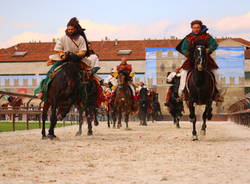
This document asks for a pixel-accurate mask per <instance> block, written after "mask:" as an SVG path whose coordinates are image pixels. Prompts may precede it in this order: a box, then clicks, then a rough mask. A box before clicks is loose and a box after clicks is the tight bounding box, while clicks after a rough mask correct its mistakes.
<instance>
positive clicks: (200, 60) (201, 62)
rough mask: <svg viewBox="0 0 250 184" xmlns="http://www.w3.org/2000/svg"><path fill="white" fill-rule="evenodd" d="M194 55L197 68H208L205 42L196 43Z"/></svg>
mask: <svg viewBox="0 0 250 184" xmlns="http://www.w3.org/2000/svg"><path fill="white" fill-rule="evenodd" d="M193 57H194V63H195V69H196V70H198V71H203V70H206V69H207V54H206V45H205V44H204V43H202V42H197V43H196V44H195V47H194V54H193Z"/></svg>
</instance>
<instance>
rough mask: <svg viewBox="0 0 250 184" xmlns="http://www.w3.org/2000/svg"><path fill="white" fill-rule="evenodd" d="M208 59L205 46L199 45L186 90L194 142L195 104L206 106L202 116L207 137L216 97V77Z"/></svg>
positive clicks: (195, 49)
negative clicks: (208, 121) (209, 66)
mask: <svg viewBox="0 0 250 184" xmlns="http://www.w3.org/2000/svg"><path fill="white" fill-rule="evenodd" d="M207 57H208V56H207V52H206V46H205V44H203V43H197V44H196V45H195V47H194V52H193V61H194V68H193V69H192V70H191V71H190V72H189V73H188V76H187V81H186V89H185V98H186V100H187V104H188V108H189V112H190V115H189V118H190V121H191V122H192V123H193V131H192V135H193V141H196V140H198V136H197V132H196V115H195V107H194V103H196V104H197V105H205V106H206V108H205V111H204V113H203V115H202V119H203V124H202V127H201V134H202V135H206V127H207V125H206V120H211V118H212V110H213V109H212V103H213V98H214V96H215V88H216V86H215V84H216V81H215V77H214V75H213V74H212V72H211V71H210V70H209V69H208V62H207V61H208V60H207Z"/></svg>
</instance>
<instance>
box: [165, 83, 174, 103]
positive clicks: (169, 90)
mask: <svg viewBox="0 0 250 184" xmlns="http://www.w3.org/2000/svg"><path fill="white" fill-rule="evenodd" d="M172 93H173V89H172V87H170V88H169V89H168V92H167V96H166V103H165V104H164V105H165V106H169V104H170V99H171V96H172Z"/></svg>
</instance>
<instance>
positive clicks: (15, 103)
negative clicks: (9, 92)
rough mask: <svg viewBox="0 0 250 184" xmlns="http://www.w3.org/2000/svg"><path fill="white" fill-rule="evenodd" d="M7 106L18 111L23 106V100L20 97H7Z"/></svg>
mask: <svg viewBox="0 0 250 184" xmlns="http://www.w3.org/2000/svg"><path fill="white" fill-rule="evenodd" d="M7 100H8V105H9V106H11V107H13V109H19V108H20V107H21V106H22V105H23V99H22V98H20V97H14V96H9V97H8V99H7Z"/></svg>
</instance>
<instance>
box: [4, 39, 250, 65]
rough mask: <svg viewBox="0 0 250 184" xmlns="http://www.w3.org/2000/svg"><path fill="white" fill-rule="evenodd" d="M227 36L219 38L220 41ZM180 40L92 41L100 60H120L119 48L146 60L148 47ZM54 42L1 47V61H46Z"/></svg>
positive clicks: (174, 43)
mask: <svg viewBox="0 0 250 184" xmlns="http://www.w3.org/2000/svg"><path fill="white" fill-rule="evenodd" d="M226 39H227V38H220V39H217V41H218V42H221V41H224V40H226ZM230 39H233V40H234V41H237V42H240V43H242V44H243V45H245V46H248V47H250V42H249V41H247V40H244V39H242V38H230ZM179 42H180V40H118V44H117V45H116V44H115V41H92V42H91V43H92V47H93V49H94V50H95V52H96V53H97V54H98V55H99V57H100V60H102V61H104V60H120V59H121V57H123V55H118V54H117V52H118V50H132V53H131V54H130V55H126V57H127V58H128V59H130V60H145V56H146V53H145V48H146V47H176V46H177V44H178V43H179ZM54 45H55V43H54V42H41V43H20V44H17V45H16V46H12V47H10V48H7V49H0V62H1V61H2V62H4V61H5V62H18V61H46V60H47V59H48V56H49V55H51V54H53V53H54V51H53V49H54ZM15 51H27V54H26V55H25V56H15V57H14V56H13V54H14V53H15Z"/></svg>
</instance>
